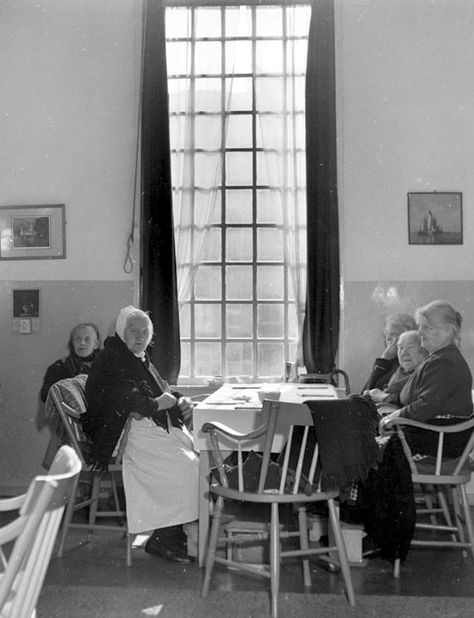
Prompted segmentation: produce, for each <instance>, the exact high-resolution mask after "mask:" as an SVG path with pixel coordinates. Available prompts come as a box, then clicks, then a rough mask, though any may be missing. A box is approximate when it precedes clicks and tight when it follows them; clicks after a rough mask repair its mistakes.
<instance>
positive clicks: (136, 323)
mask: <svg viewBox="0 0 474 618" xmlns="http://www.w3.org/2000/svg"><path fill="white" fill-rule="evenodd" d="M123 336H124V341H125V344H126V346H127V348H128V349H129V350H130V352H133V354H141V353H142V352H144V351H145V350H146V348H147V347H148V344H149V343H150V341H151V337H152V330H151V327H150V323H149V321H148V320H147V319H146V318H145V317H144V316H142V315H135V316H133V317H132V318H131V319H130V320H128V322H127V326H126V328H125V331H124V334H123Z"/></svg>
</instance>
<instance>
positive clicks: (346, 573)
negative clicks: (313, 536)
mask: <svg viewBox="0 0 474 618" xmlns="http://www.w3.org/2000/svg"><path fill="white" fill-rule="evenodd" d="M328 507H329V518H330V522H331V525H332V530H333V533H334V540H335V541H336V546H337V553H338V556H339V564H340V566H341V571H342V576H343V577H344V582H345V584H346V594H347V600H348V601H349V605H350V606H351V607H354V606H355V604H356V602H355V595H354V589H353V588H352V579H351V570H350V567H349V560H348V558H347V552H346V546H345V543H344V537H343V536H342V530H341V525H340V522H339V514H338V510H337V508H336V505H335V503H334V499H333V498H330V499H329V500H328Z"/></svg>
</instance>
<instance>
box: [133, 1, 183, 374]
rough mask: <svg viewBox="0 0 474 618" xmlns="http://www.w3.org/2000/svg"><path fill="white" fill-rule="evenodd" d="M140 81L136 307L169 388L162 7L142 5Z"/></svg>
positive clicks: (170, 298) (175, 333) (173, 356)
mask: <svg viewBox="0 0 474 618" xmlns="http://www.w3.org/2000/svg"><path fill="white" fill-rule="evenodd" d="M144 10H145V18H144V57H143V80H142V117H141V120H142V127H141V144H142V145H141V166H142V218H141V221H142V224H141V228H142V229H141V238H142V255H141V268H142V272H141V281H142V290H141V308H142V309H144V310H145V311H149V312H150V315H151V318H152V320H153V324H154V327H155V331H156V334H155V338H154V344H153V346H152V348H151V357H152V361H153V364H154V365H155V366H156V367H157V369H158V371H159V372H160V374H161V375H162V376H163V377H164V378H165V379H166V380H168V381H169V382H170V383H172V384H175V383H176V380H177V378H178V374H179V369H180V363H181V355H180V336H179V314H178V292H177V283H176V258H175V247H174V223H173V208H172V191H171V161H170V140H169V117H168V87H167V71H166V39H165V8H164V6H163V3H162V2H161V1H160V0H147V2H145V7H144Z"/></svg>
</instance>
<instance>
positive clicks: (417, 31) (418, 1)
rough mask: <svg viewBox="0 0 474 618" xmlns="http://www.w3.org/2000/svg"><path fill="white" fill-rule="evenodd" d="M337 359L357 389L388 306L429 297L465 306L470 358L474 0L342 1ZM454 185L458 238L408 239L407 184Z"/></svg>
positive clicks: (473, 348)
mask: <svg viewBox="0 0 474 618" xmlns="http://www.w3.org/2000/svg"><path fill="white" fill-rule="evenodd" d="M336 6H337V28H338V30H337V63H338V82H337V83H338V86H337V94H338V131H339V153H338V154H339V199H340V213H341V263H342V272H343V280H344V298H343V316H344V317H343V324H342V331H341V347H340V365H341V366H343V367H344V368H345V369H346V370H348V371H349V374H350V375H351V378H352V383H353V389H354V390H358V389H359V388H360V387H361V386H362V384H363V382H364V380H365V377H366V376H367V374H368V371H369V369H370V366H371V363H372V360H373V358H375V356H376V355H377V354H380V352H381V346H382V338H381V331H382V324H383V320H384V317H385V316H386V315H387V314H388V313H392V312H394V311H409V312H412V311H413V310H414V309H415V308H416V307H417V306H418V305H420V304H425V303H427V302H429V301H430V300H433V299H435V298H440V297H441V298H446V300H450V301H451V302H453V303H454V304H455V305H456V306H457V307H458V308H459V310H460V311H462V313H463V316H464V335H463V341H464V343H463V350H464V352H465V354H466V358H467V359H468V362H469V363H470V365H471V367H472V368H474V299H473V295H472V288H473V285H472V272H473V270H472V263H473V257H474V242H473V231H474V217H473V216H472V203H473V199H474V175H473V174H472V171H471V167H472V166H471V161H472V160H473V158H474V141H473V139H472V135H473V129H474V114H473V107H472V102H473V100H474V65H473V64H472V62H470V61H469V59H470V58H472V57H474V37H473V36H472V31H473V26H474V3H473V2H472V1H471V0H434V1H432V0H339V1H336ZM412 191H460V192H462V194H463V228H464V243H463V244H462V245H456V246H447V245H445V246H440V245H436V246H434V245H433V246H427V245H409V244H408V221H407V210H408V209H407V193H408V192H412Z"/></svg>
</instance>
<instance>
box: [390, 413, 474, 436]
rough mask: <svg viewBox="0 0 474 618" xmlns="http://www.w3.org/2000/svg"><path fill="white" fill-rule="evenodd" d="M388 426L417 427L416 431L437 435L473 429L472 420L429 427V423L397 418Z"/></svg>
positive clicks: (473, 421)
mask: <svg viewBox="0 0 474 618" xmlns="http://www.w3.org/2000/svg"><path fill="white" fill-rule="evenodd" d="M390 425H406V426H410V427H417V428H418V429H426V430H427V431H435V432H438V433H455V432H457V431H464V430H466V429H470V428H472V427H474V418H471V419H469V420H467V421H465V422H464V423H457V424H455V425H431V424H430V423H422V422H420V421H414V420H413V419H411V418H404V417H403V416H398V417H397V418H394V419H393V420H392V421H390Z"/></svg>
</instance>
